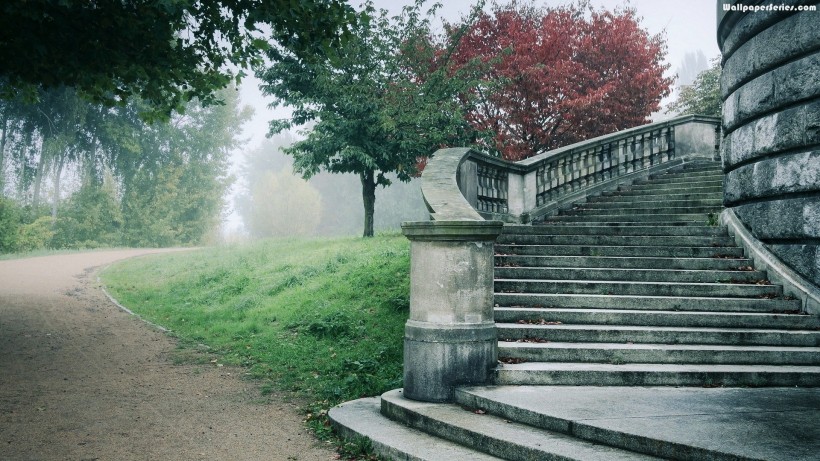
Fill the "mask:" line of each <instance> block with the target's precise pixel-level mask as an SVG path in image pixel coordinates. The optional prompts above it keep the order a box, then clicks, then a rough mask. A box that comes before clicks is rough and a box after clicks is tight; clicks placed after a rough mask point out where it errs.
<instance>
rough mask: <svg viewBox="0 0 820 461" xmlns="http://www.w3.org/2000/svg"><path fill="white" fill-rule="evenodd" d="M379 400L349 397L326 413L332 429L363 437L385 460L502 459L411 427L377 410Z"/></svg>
mask: <svg viewBox="0 0 820 461" xmlns="http://www.w3.org/2000/svg"><path fill="white" fill-rule="evenodd" d="M380 408H381V399H379V398H378V397H370V398H365V399H359V400H352V401H350V402H345V403H343V404H341V405H338V406H336V407H333V408H331V409H330V411H329V412H328V418H329V419H330V422H331V424H332V425H333V428H334V429H335V430H336V431H337V433H338V434H339V435H340V436H342V437H343V438H345V439H347V440H353V441H355V440H356V439H357V438H360V437H366V438H367V439H369V440H370V443H371V445H372V447H373V451H374V452H375V453H376V454H377V455H379V456H380V457H381V458H384V459H395V460H399V459H400V460H412V461H453V460H456V459H464V460H467V459H469V460H476V461H501V458H496V457H495V456H490V455H488V454H486V453H482V452H480V451H476V450H473V449H471V448H469V447H465V446H463V445H459V444H456V443H453V442H449V441H447V440H444V439H442V438H439V437H435V436H432V435H429V434H426V433H424V432H422V431H419V430H415V429H411V428H409V427H407V426H405V425H404V424H401V423H398V422H395V421H392V420H390V419H388V418H387V417H385V416H382V414H381V413H380V411H379V410H380Z"/></svg>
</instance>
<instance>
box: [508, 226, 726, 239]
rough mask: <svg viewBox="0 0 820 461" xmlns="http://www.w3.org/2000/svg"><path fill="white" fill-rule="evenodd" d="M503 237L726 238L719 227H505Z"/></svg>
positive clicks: (723, 231) (722, 229) (723, 230)
mask: <svg viewBox="0 0 820 461" xmlns="http://www.w3.org/2000/svg"><path fill="white" fill-rule="evenodd" d="M502 235H632V236H642V235H645V236H693V237H725V236H726V235H727V233H726V228H725V227H719V226H685V227H684V226H604V225H602V226H560V225H558V226H556V225H535V226H504V230H503V231H502Z"/></svg>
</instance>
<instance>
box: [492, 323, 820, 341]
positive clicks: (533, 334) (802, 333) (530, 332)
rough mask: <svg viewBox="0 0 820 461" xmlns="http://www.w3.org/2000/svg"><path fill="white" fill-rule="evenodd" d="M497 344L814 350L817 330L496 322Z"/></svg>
mask: <svg viewBox="0 0 820 461" xmlns="http://www.w3.org/2000/svg"><path fill="white" fill-rule="evenodd" d="M496 328H497V330H498V340H499V341H513V342H515V341H518V340H530V341H532V342H538V341H543V340H546V341H550V342H560V343H569V342H578V343H652V344H701V345H705V344H723V345H736V346H740V345H753V346H792V347H807V346H808V347H816V346H817V345H818V344H820V331H817V330H770V329H754V328H699V327H658V326H635V325H564V324H561V325H522V324H517V323H498V324H497V325H496Z"/></svg>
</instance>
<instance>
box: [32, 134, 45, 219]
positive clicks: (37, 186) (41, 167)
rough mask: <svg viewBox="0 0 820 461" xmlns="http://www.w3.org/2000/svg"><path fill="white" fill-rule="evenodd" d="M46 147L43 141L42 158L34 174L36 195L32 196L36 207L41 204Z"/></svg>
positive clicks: (38, 161)
mask: <svg viewBox="0 0 820 461" xmlns="http://www.w3.org/2000/svg"><path fill="white" fill-rule="evenodd" d="M45 149H46V143H45V141H43V142H41V143H40V158H39V159H38V160H37V171H36V173H35V174H34V195H33V196H32V198H31V204H32V205H33V206H34V208H37V207H38V206H39V205H40V186H41V185H42V184H43V172H44V171H45V167H46V155H45Z"/></svg>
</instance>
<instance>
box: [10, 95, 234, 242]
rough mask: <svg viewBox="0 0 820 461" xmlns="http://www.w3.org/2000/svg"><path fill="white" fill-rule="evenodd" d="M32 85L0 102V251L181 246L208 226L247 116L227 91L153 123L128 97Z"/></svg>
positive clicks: (211, 228) (215, 216)
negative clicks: (32, 94)
mask: <svg viewBox="0 0 820 461" xmlns="http://www.w3.org/2000/svg"><path fill="white" fill-rule="evenodd" d="M40 91H41V92H40V94H38V97H37V99H36V102H31V101H24V100H20V99H6V100H0V130H2V131H0V190H2V192H3V194H2V197H0V252H13V251H26V250H32V249H37V248H93V247H100V246H171V245H187V244H196V243H201V242H202V241H203V240H204V239H206V238H207V237H208V236H209V234H212V233H214V232H215V231H216V230H217V229H218V226H219V224H220V223H221V213H222V210H223V206H224V195H225V192H226V189H227V187H228V185H229V183H230V180H231V178H230V177H228V175H227V173H226V172H227V170H228V168H227V161H228V154H229V151H230V150H231V149H233V148H235V147H237V146H238V143H239V141H238V138H237V134H238V133H239V129H240V126H241V124H242V123H243V122H244V120H245V119H246V118H247V117H248V116H249V113H248V112H247V111H243V110H241V109H240V108H239V107H238V105H237V104H238V96H237V92H236V91H235V90H234V89H227V90H224V91H222V92H220V93H219V94H218V96H219V97H220V98H221V99H222V100H223V101H224V104H222V105H210V106H203V105H201V104H199V103H198V102H196V101H192V102H191V103H189V104H188V105H187V106H186V108H185V112H184V114H179V113H177V114H174V115H173V116H172V117H171V118H170V119H169V121H167V122H166V123H153V124H152V123H147V122H145V121H144V120H143V118H142V117H141V115H140V114H141V113H143V112H144V111H145V110H146V103H144V102H142V101H141V100H138V99H135V98H132V99H131V100H129V102H128V103H127V104H124V105H118V106H114V107H106V106H105V105H101V104H98V103H93V102H90V101H88V100H87V99H84V98H81V97H79V96H78V94H77V92H76V91H75V90H74V89H71V88H68V87H61V88H54V89H49V90H40Z"/></svg>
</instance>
